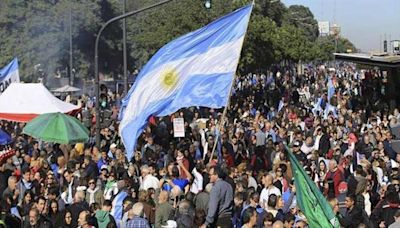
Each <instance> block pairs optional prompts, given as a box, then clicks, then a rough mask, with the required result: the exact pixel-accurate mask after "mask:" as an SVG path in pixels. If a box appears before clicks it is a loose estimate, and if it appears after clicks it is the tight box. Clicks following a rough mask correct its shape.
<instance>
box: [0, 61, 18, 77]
mask: <svg viewBox="0 0 400 228" xmlns="http://www.w3.org/2000/svg"><path fill="white" fill-rule="evenodd" d="M16 70H18V59H17V58H14V59H13V60H12V61H11V62H10V63H9V64H7V66H5V67H3V68H2V69H0V80H2V79H3V78H5V77H6V76H8V75H9V74H11V73H12V72H14V71H16Z"/></svg>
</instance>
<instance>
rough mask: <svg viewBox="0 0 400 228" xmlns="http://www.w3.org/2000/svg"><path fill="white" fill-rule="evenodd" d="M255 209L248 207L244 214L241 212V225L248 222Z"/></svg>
mask: <svg viewBox="0 0 400 228" xmlns="http://www.w3.org/2000/svg"><path fill="white" fill-rule="evenodd" d="M255 211H256V209H255V208H254V207H248V208H247V209H246V210H245V211H244V212H243V217H242V224H246V223H248V222H250V219H251V217H252V216H253V214H254V212H255Z"/></svg>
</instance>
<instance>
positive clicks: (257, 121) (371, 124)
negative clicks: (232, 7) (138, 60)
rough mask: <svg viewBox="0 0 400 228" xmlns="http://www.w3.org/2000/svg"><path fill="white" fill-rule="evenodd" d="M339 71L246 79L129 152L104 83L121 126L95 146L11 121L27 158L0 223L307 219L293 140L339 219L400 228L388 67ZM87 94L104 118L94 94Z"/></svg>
mask: <svg viewBox="0 0 400 228" xmlns="http://www.w3.org/2000/svg"><path fill="white" fill-rule="evenodd" d="M335 67H336V68H334V69H330V68H326V67H324V66H309V67H308V68H306V69H305V72H304V74H297V73H296V72H295V71H294V70H293V69H291V68H282V67H281V68H279V67H275V68H272V69H271V70H270V71H268V72H267V73H265V74H247V75H242V76H237V78H236V81H235V83H234V87H233V90H232V94H231V98H230V103H229V106H228V109H227V113H226V116H225V117H224V118H222V116H223V109H210V108H204V107H189V108H185V109H182V110H179V111H178V112H176V113H174V114H172V115H170V116H166V117H160V118H151V119H150V121H149V125H148V126H147V127H146V129H145V130H144V132H143V134H142V135H141V136H140V138H139V139H138V143H137V149H136V151H135V153H134V156H133V157H132V158H127V156H126V153H125V151H124V147H123V144H122V141H121V139H120V138H119V136H118V119H117V116H118V108H119V106H120V100H121V96H120V95H118V94H115V93H113V92H112V91H109V90H108V89H107V88H104V87H102V92H103V94H102V96H101V97H100V99H101V107H102V108H104V109H109V110H111V111H112V115H111V118H112V119H113V121H111V123H110V125H109V126H105V127H104V128H103V129H102V130H101V146H100V147H96V146H95V144H94V136H95V135H94V133H95V131H94V123H95V121H97V120H96V117H95V116H94V117H93V119H92V121H91V124H92V126H91V136H92V138H91V140H89V142H87V143H77V144H75V145H59V144H51V143H46V142H41V141H37V140H35V139H33V138H31V137H29V136H27V135H23V134H22V128H23V126H24V124H22V123H11V122H7V121H1V122H0V127H1V129H3V130H4V131H6V132H8V133H9V134H10V135H11V136H12V137H13V139H14V142H13V144H12V145H9V146H10V147H12V148H13V149H14V150H15V152H16V153H15V155H14V156H12V157H10V158H9V159H7V160H5V161H4V162H3V163H2V164H1V166H0V193H1V195H0V196H1V203H0V209H1V210H0V211H1V215H0V227H82V228H86V227H100V228H103V227H104V228H105V227H123V228H125V227H126V228H133V227H137V228H141V227H155V228H161V227H171V228H172V227H235V228H236V227H245V228H248V227H285V228H292V227H296V228H304V227H308V223H307V217H306V216H305V215H304V214H303V213H302V211H301V209H300V207H299V202H298V200H296V186H295V184H294V179H293V178H292V169H291V164H290V161H289V159H288V156H287V153H289V151H286V149H285V145H288V146H289V147H290V148H291V152H290V153H293V154H294V155H295V157H296V158H297V160H298V161H299V162H300V163H301V164H302V165H303V167H304V170H305V171H306V173H307V174H308V175H309V176H310V178H311V179H312V180H313V181H314V182H315V184H316V185H317V186H318V187H319V189H320V190H321V192H322V193H323V194H324V196H325V197H326V199H327V201H328V202H329V204H330V205H331V207H332V210H333V212H334V213H335V214H336V216H337V218H338V220H339V222H340V225H341V226H342V227H390V228H393V227H400V198H399V184H400V183H399V166H400V151H396V148H395V146H394V143H395V137H394V136H395V135H396V134H397V133H396V132H395V129H396V127H398V126H400V112H399V110H398V109H396V108H395V107H391V105H390V104H389V102H388V101H387V97H388V94H387V91H386V86H387V85H386V83H387V81H386V78H385V77H384V76H383V75H382V72H381V71H379V70H366V71H359V70H357V69H356V68H355V67H354V66H353V65H348V64H343V63H342V64H338V65H336V66H335ZM76 99H77V103H79V104H80V105H81V107H82V111H89V112H91V113H93V115H94V111H93V103H94V102H93V99H91V98H90V97H87V96H81V97H78V98H76ZM78 118H80V119H82V118H83V117H82V115H78ZM174 118H184V122H185V137H181V138H175V137H174V134H173V133H174V132H173V119H174Z"/></svg>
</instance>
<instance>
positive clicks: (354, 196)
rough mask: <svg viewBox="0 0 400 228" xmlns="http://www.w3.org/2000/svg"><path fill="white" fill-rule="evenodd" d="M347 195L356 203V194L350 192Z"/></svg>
mask: <svg viewBox="0 0 400 228" xmlns="http://www.w3.org/2000/svg"><path fill="white" fill-rule="evenodd" d="M346 197H347V198H349V199H351V200H352V201H353V202H354V203H355V202H356V195H354V194H352V193H349V194H347V195H346Z"/></svg>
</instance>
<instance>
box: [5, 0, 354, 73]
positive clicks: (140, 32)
mask: <svg viewBox="0 0 400 228" xmlns="http://www.w3.org/2000/svg"><path fill="white" fill-rule="evenodd" d="M158 1H159V0H135V1H133V0H126V2H127V11H131V10H137V9H139V8H142V7H145V6H149V5H150V4H153V3H156V2H158ZM250 2H251V1H248V0H233V1H232V0H220V1H212V8H211V9H205V7H204V5H203V4H204V1H200V0H196V1H193V0H175V1H172V2H170V3H168V4H166V5H164V6H162V7H158V8H156V9H152V10H149V11H147V12H143V13H140V14H138V15H135V16H132V17H130V18H127V20H126V21H127V43H128V64H129V65H128V70H130V71H132V70H133V69H134V68H140V67H142V66H143V65H144V64H145V63H146V62H147V61H148V59H149V58H150V57H151V56H152V55H153V54H154V53H155V52H156V51H157V50H158V49H159V48H160V47H162V46H163V45H165V44H166V43H168V42H169V41H171V40H172V39H175V38H177V37H178V36H180V35H183V34H185V33H188V32H190V31H193V30H195V29H197V28H200V27H202V26H204V25H206V24H207V23H209V22H211V21H213V20H215V19H216V18H218V17H220V16H222V15H224V14H226V13H228V12H231V11H232V10H233V9H236V8H238V7H241V6H244V5H245V4H249V3H250ZM70 9H71V12H72V39H73V67H74V68H75V69H76V72H77V74H78V75H77V76H78V77H83V78H92V77H93V59H94V41H95V38H96V34H97V32H98V30H99V29H100V26H101V25H102V24H103V23H105V22H106V21H107V20H109V19H110V18H112V17H114V16H117V15H120V14H122V0H35V1H33V0H2V1H0V28H1V29H0V66H3V65H5V64H6V63H8V62H9V61H10V60H11V59H12V58H14V57H18V58H19V59H20V71H21V75H22V76H23V77H25V78H27V79H30V80H35V79H34V77H35V76H36V73H35V68H34V66H37V65H38V64H40V65H41V68H42V69H43V70H44V71H45V72H46V73H47V74H48V75H49V76H53V75H55V74H56V72H58V71H66V70H67V69H68V67H69V25H70V24H69V23H70ZM349 48H351V49H352V50H355V48H354V46H353V45H352V44H351V42H350V41H348V40H346V39H342V38H340V39H338V41H337V51H338V52H341V51H346V50H347V49H349ZM334 51H335V38H334V37H330V36H328V37H318V26H317V22H316V20H315V18H314V16H313V14H312V13H311V11H310V10H309V9H308V8H306V7H304V6H290V7H286V6H285V5H283V4H282V3H281V2H280V1H276V0H259V1H256V4H255V6H254V9H253V13H252V16H251V20H250V24H249V29H248V32H247V35H246V39H245V43H244V46H243V51H242V57H241V60H240V64H239V70H240V71H242V72H249V71H262V70H265V69H267V68H268V67H269V66H270V65H271V64H274V63H279V62H281V61H282V60H289V61H292V62H297V61H299V60H302V61H312V60H318V61H324V60H330V59H332V53H333V52H334ZM99 62H100V70H101V71H102V72H103V73H109V74H112V75H118V74H121V73H122V22H115V23H114V24H113V25H111V26H109V27H108V28H107V29H106V30H105V31H104V33H103V36H102V38H101V40H100V46H99ZM66 72H67V71H66Z"/></svg>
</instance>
